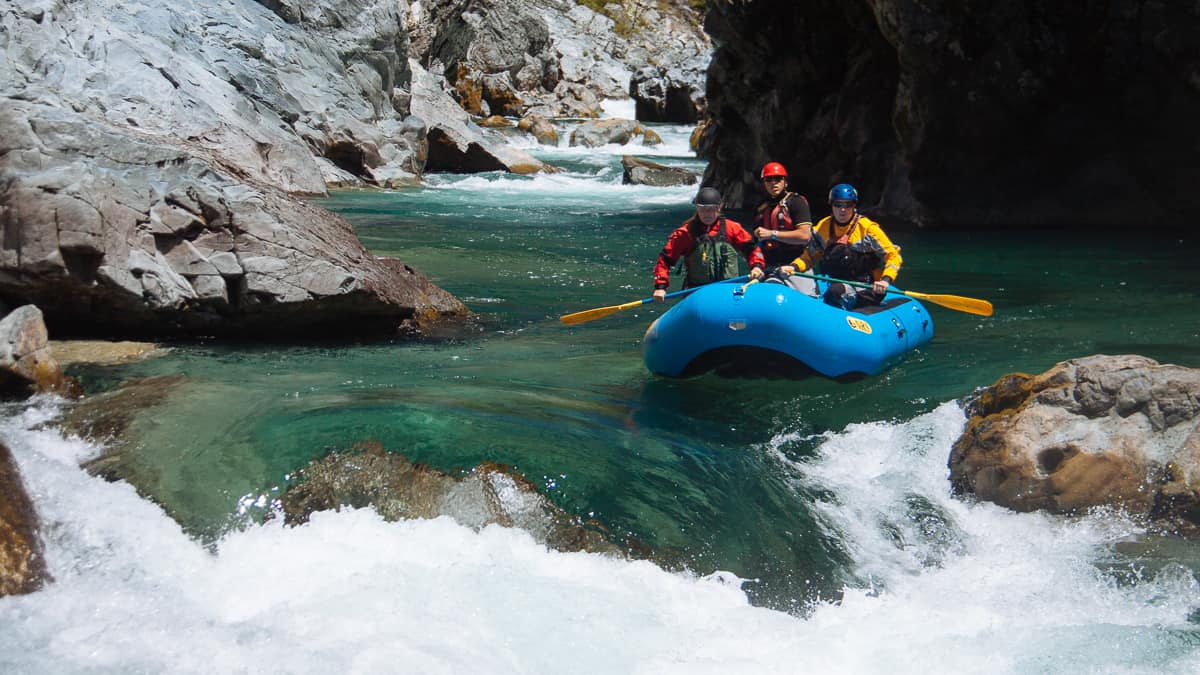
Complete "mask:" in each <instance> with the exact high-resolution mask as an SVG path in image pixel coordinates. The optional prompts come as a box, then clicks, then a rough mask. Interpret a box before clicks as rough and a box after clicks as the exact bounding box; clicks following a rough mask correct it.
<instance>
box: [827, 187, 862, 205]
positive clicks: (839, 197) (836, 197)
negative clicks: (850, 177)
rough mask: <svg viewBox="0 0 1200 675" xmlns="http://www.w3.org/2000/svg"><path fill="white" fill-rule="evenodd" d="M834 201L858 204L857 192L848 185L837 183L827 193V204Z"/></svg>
mask: <svg viewBox="0 0 1200 675" xmlns="http://www.w3.org/2000/svg"><path fill="white" fill-rule="evenodd" d="M835 201H843V202H854V203H858V190H855V189H854V186H853V185H851V184H849V183H838V184H837V185H834V186H833V189H831V190H830V191H829V203H830V204H832V203H834V202H835Z"/></svg>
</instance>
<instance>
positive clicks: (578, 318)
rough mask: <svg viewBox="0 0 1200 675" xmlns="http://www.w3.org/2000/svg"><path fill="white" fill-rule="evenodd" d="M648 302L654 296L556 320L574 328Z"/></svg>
mask: <svg viewBox="0 0 1200 675" xmlns="http://www.w3.org/2000/svg"><path fill="white" fill-rule="evenodd" d="M749 278H750V277H749V276H740V277H735V278H733V279H724V280H722V281H718V282H716V283H721V284H728V283H735V282H740V281H745V280H746V279H749ZM700 288H701V286H692V287H691V288H685V289H683V290H681V291H675V292H674V293H667V294H666V295H665V296H663V298H664V299H666V298H679V297H682V296H685V295H688V294H690V293H695V292H696V291H697V290H699V289H700ZM650 302H654V296H650V297H648V298H642V299H641V300H634V301H632V302H626V303H624V304H621V305H612V306H609V307H597V308H595V309H586V310H584V311H582V312H575V313H574V314H564V315H562V316H560V317H558V320H559V321H561V322H563V323H565V324H567V325H569V326H574V325H577V324H581V323H587V322H588V321H592V320H594V319H599V318H602V317H606V316H609V315H610V314H616V313H617V312H620V311H622V310H626V309H632V308H633V307H639V306H641V305H645V304H647V303H650Z"/></svg>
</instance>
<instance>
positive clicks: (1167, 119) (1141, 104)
mask: <svg viewBox="0 0 1200 675" xmlns="http://www.w3.org/2000/svg"><path fill="white" fill-rule="evenodd" d="M708 10H709V14H708V19H707V23H706V29H707V30H708V32H709V33H710V34H711V35H712V37H713V39H714V43H715V44H716V50H715V53H714V56H713V63H712V65H711V66H710V69H709V74H708V99H709V110H710V114H711V117H712V121H713V125H712V128H711V130H710V131H709V132H708V134H707V136H706V137H705V139H704V141H703V143H702V145H701V152H702V153H703V154H704V155H706V156H707V157H708V158H709V159H710V160H711V161H712V164H711V165H710V167H709V170H708V175H707V177H706V178H707V180H708V181H709V182H710V183H713V184H716V185H718V186H720V187H722V188H724V189H725V190H726V191H727V192H728V193H729V196H730V200H731V201H732V202H733V203H735V204H740V203H745V204H753V203H754V202H755V201H756V200H757V199H758V198H759V193H758V192H757V186H756V185H755V178H756V173H755V172H756V170H757V168H758V167H759V166H761V165H762V163H763V162H765V161H767V160H769V159H775V160H778V161H782V162H784V163H785V164H786V165H787V166H788V168H789V170H790V171H791V173H792V176H793V179H792V186H793V188H798V189H799V190H801V191H803V192H806V193H808V194H809V195H810V196H811V198H812V201H813V202H814V203H815V204H817V205H822V204H823V203H824V202H825V193H826V191H827V190H828V188H829V186H830V185H831V184H833V183H836V182H840V181H848V182H852V183H854V184H855V185H857V186H858V187H859V190H860V192H861V193H862V194H863V205H864V207H866V208H867V209H868V210H872V209H873V212H874V213H876V214H877V215H881V216H884V217H888V218H891V219H893V220H904V221H908V222H914V223H918V224H923V225H940V224H946V225H953V226H986V225H1021V224H1051V223H1067V224H1076V225H1111V226H1118V225H1131V224H1132V225H1142V224H1152V223H1156V222H1161V221H1164V220H1165V221H1168V222H1178V221H1180V220H1183V221H1184V222H1186V220H1187V219H1189V218H1194V217H1195V216H1197V215H1200V191H1197V190H1195V187H1194V186H1195V185H1197V184H1198V183H1200V162H1197V161H1196V160H1195V157H1196V156H1197V155H1196V153H1197V151H1198V150H1200V134H1197V133H1196V131H1195V128H1196V122H1195V120H1196V119H1200V51H1198V50H1197V48H1196V46H1195V45H1196V41H1195V36H1196V35H1197V34H1200V6H1197V5H1196V4H1195V3H1185V4H1184V5H1181V6H1177V4H1176V3H1166V2H1148V1H1133V0H1130V1H1126V2H1120V1H1117V2H1099V1H1091V0H1089V1H1083V2H1077V3H1065V4H1064V3H1057V2H1050V1H1049V0H1046V1H1034V2H1025V3H1017V4H1014V3H1001V4H995V3H983V2H974V1H968V2H962V3H916V2H912V1H911V0H843V1H842V2H831V1H826V0H818V1H816V2H806V3H796V2H793V1H792V0H714V1H710V2H709V3H708ZM818 210H819V209H818Z"/></svg>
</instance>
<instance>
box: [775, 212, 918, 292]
mask: <svg viewBox="0 0 1200 675" xmlns="http://www.w3.org/2000/svg"><path fill="white" fill-rule="evenodd" d="M847 230H849V232H850V236H849V237H846V241H845V243H846V244H847V245H849V244H853V243H855V242H858V241H862V238H863V237H865V236H867V235H870V236H871V237H873V238H874V239H875V241H877V242H879V245H880V246H882V247H883V252H884V261H883V267H878V268H875V269H874V270H872V272H871V274H872V275H873V276H874V278H875V281H879V280H880V279H882V278H883V277H884V275H887V276H888V277H890V278H891V280H892V281H895V280H896V277H897V276H898V275H899V274H900V265H901V263H903V262H904V260H903V259H902V258H901V257H900V247H899V246H896V245H895V244H893V243H892V240H891V239H888V236H887V235H886V234H884V233H883V228H882V227H880V226H879V223H876V222H875V221H873V220H871V219H870V218H868V217H866V216H864V215H862V214H861V213H855V214H854V218H852V219H850V222H849V223H847V224H846V225H844V226H839V225H837V224H836V223H834V222H833V217H832V216H825V217H824V218H822V219H821V222H819V223H817V225H816V227H814V228H813V233H814V234H816V235H818V236H820V239H819V240H818V241H820V242H821V244H822V245H823V246H825V247H829V246H832V245H834V244H835V243H837V240H838V239H840V238H842V237H843V236H845V235H846V232H847ZM814 238H815V237H814ZM824 252H825V251H824V249H821V248H817V247H816V246H810V247H808V249H807V250H805V251H804V253H802V254H801V255H800V257H799V258H796V259H795V260H793V261H792V264H793V265H795V266H796V270H797V271H800V272H807V271H809V270H812V269H815V268H816V266H817V263H818V262H820V260H821V256H822V255H823V254H824Z"/></svg>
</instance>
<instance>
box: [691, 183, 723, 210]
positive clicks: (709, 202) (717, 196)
mask: <svg viewBox="0 0 1200 675" xmlns="http://www.w3.org/2000/svg"><path fill="white" fill-rule="evenodd" d="M692 203H693V204H696V205H697V206H717V205H718V204H720V203H721V193H720V191H718V190H717V189H716V188H711V187H706V188H700V192H699V193H698V194H697V195H696V198H695V199H693V200H692Z"/></svg>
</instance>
